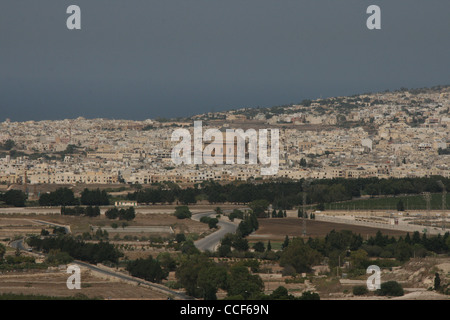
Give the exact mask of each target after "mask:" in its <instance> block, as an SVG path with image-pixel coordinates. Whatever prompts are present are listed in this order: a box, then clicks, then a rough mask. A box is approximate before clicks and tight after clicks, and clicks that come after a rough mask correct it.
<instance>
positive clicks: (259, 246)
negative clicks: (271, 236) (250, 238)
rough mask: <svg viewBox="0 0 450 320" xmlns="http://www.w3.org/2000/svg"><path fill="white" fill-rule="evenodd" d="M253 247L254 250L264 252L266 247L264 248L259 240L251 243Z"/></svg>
mask: <svg viewBox="0 0 450 320" xmlns="http://www.w3.org/2000/svg"><path fill="white" fill-rule="evenodd" d="M253 249H254V250H255V251H256V252H264V251H265V250H266V248H265V246H264V243H263V242H261V241H258V242H256V243H255V244H254V245H253Z"/></svg>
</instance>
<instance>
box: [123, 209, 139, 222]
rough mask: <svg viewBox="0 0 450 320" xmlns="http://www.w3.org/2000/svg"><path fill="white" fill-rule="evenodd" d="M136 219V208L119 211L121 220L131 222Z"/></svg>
mask: <svg viewBox="0 0 450 320" xmlns="http://www.w3.org/2000/svg"><path fill="white" fill-rule="evenodd" d="M135 217H136V212H135V210H134V207H129V208H128V209H120V210H119V220H126V221H131V220H133V219H134V218H135Z"/></svg>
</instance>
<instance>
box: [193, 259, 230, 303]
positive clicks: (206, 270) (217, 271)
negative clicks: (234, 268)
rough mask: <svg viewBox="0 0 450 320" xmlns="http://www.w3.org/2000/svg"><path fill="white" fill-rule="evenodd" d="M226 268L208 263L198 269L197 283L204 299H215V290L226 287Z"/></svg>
mask: <svg viewBox="0 0 450 320" xmlns="http://www.w3.org/2000/svg"><path fill="white" fill-rule="evenodd" d="M227 282H228V274H227V270H226V268H225V267H223V266H218V265H217V264H215V263H214V264H213V263H210V264H208V265H206V266H204V267H203V268H201V269H200V271H199V274H198V278H197V285H198V288H199V291H200V292H201V294H202V297H203V299H205V300H217V296H216V293H217V290H218V289H219V288H222V289H226V288H227V285H228V283H227Z"/></svg>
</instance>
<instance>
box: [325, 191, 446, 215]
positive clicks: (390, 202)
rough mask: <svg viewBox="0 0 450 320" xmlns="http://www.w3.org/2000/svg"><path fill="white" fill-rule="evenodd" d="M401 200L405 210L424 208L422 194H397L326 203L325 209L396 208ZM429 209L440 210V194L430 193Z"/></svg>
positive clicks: (425, 206)
mask: <svg viewBox="0 0 450 320" xmlns="http://www.w3.org/2000/svg"><path fill="white" fill-rule="evenodd" d="M446 198H447V205H446V207H447V208H448V205H449V204H450V194H447V197H446ZM400 200H401V201H402V202H403V207H404V209H405V211H407V210H426V209H427V202H426V200H425V197H424V196H423V195H414V196H397V197H385V198H368V199H358V200H351V201H344V202H334V203H326V204H325V210H397V203H398V202H399V201H400ZM430 209H431V210H442V194H440V193H435V194H431V199H430Z"/></svg>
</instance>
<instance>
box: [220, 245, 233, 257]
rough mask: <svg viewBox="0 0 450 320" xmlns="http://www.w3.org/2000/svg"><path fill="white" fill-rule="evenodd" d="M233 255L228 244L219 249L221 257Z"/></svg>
mask: <svg viewBox="0 0 450 320" xmlns="http://www.w3.org/2000/svg"><path fill="white" fill-rule="evenodd" d="M230 253H231V246H230V245H228V244H221V245H220V246H219V249H218V254H219V257H228V256H229V255H230Z"/></svg>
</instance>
